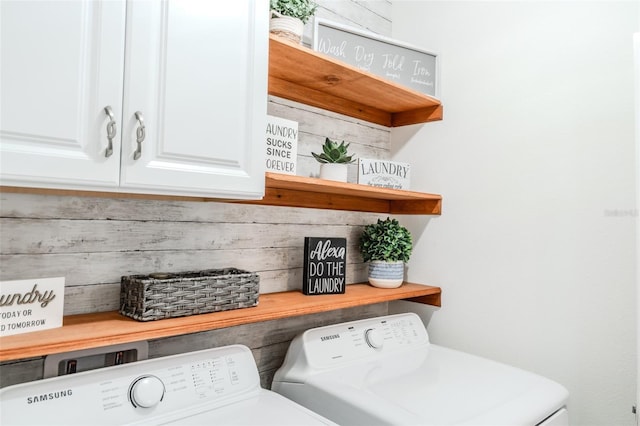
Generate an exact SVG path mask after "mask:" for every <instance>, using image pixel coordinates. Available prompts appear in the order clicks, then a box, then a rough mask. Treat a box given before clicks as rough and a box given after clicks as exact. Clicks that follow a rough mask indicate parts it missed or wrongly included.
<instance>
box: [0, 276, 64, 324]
mask: <svg viewBox="0 0 640 426" xmlns="http://www.w3.org/2000/svg"><path fill="white" fill-rule="evenodd" d="M63 311H64V277H58V278H36V279H29V280H15V281H2V282H0V336H11V335H13V334H22V333H29V332H31V331H40V330H47V329H50V328H57V327H62V316H63Z"/></svg>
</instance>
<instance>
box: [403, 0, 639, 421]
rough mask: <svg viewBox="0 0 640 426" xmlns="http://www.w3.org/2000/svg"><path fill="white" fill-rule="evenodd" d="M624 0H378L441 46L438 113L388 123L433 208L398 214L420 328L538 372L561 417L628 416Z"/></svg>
mask: <svg viewBox="0 0 640 426" xmlns="http://www.w3.org/2000/svg"><path fill="white" fill-rule="evenodd" d="M638 7H639V3H638V2H634V1H606V2H604V1H603V2H538V1H524V2H484V1H473V2H462V1H447V2H445V1H398V0H396V1H394V3H393V19H392V22H393V31H392V33H393V37H394V38H396V39H401V40H404V41H406V42H409V43H412V44H415V45H418V46H422V47H424V48H426V49H429V50H433V51H436V52H439V53H440V54H441V61H442V67H441V74H442V85H441V94H442V100H443V103H444V107H445V109H444V111H445V112H444V120H443V121H441V122H437V123H430V124H426V125H423V126H412V127H410V128H400V129H394V130H393V131H392V140H393V150H394V158H395V159H396V160H398V161H409V162H411V163H412V164H413V165H414V167H413V168H412V176H411V180H412V188H414V189H416V190H421V191H432V192H437V193H441V194H443V196H444V204H443V214H442V216H441V217H438V218H432V219H429V220H425V219H423V218H413V217H411V218H410V217H406V218H403V221H404V223H406V224H407V225H408V226H409V227H410V229H411V230H412V232H413V233H414V238H415V239H416V244H415V252H414V255H413V257H412V261H411V262H410V266H409V280H412V279H413V280H415V281H417V282H427V283H432V284H435V285H440V286H442V288H443V307H442V309H440V310H439V311H436V312H434V313H433V314H432V316H431V320H430V324H429V331H430V335H431V338H432V341H434V342H435V343H439V344H442V345H446V346H450V347H454V348H458V349H462V350H465V351H468V352H472V353H476V354H479V355H483V356H487V357H490V358H493V359H496V360H499V361H503V362H507V363H510V364H514V365H517V366H520V367H523V368H525V369H529V370H532V371H535V372H538V373H541V374H543V375H545V376H548V377H550V378H553V379H555V380H557V381H558V382H560V383H562V384H564V385H565V386H566V387H567V388H568V389H569V391H570V393H571V399H570V406H569V408H570V412H571V423H572V424H574V425H632V424H635V422H634V417H633V415H632V414H631V406H632V405H633V403H634V401H635V387H636V376H637V366H636V336H637V334H636V317H635V314H636V281H635V280H636V278H635V274H636V264H637V260H638V252H637V250H636V246H635V230H636V222H637V209H636V199H635V198H636V183H635V182H636V181H635V168H636V167H638V164H637V163H636V155H635V146H634V145H635V142H634V90H633V87H634V68H633V49H632V46H633V44H632V35H633V33H634V32H636V31H638V29H639V28H638V27H639V24H638Z"/></svg>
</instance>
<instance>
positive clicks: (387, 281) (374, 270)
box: [369, 260, 404, 288]
mask: <svg viewBox="0 0 640 426" xmlns="http://www.w3.org/2000/svg"><path fill="white" fill-rule="evenodd" d="M403 282H404V262H403V261H401V260H399V261H397V262H385V261H382V260H372V261H370V262H369V284H371V285H372V286H374V287H379V288H398V287H400V286H401V285H402V283H403Z"/></svg>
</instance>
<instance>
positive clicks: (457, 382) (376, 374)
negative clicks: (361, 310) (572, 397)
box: [272, 313, 569, 426]
mask: <svg viewBox="0 0 640 426" xmlns="http://www.w3.org/2000/svg"><path fill="white" fill-rule="evenodd" d="M272 390H274V391H276V392H278V393H280V394H282V395H284V396H286V397H287V398H290V399H292V400H293V401H296V402H298V403H299V404H301V405H304V406H305V407H308V408H309V409H311V410H313V411H315V412H317V413H319V414H321V415H323V416H324V417H327V418H329V419H330V420H333V421H334V422H336V423H338V424H340V425H345V426H346V425H491V426H496V425H509V426H514V425H529V426H534V425H544V426H560V425H568V412H567V409H566V404H567V399H568V397H569V393H568V392H567V390H566V389H565V388H564V387H563V386H561V385H560V384H558V383H556V382H554V381H552V380H549V379H547V378H544V377H541V376H539V375H536V374H533V373H530V372H527V371H524V370H521V369H518V368H514V367H511V366H508V365H505V364H501V363H497V362H494V361H490V360H488V359H484V358H480V357H477V356H473V355H470V354H466V353H463V352H459V351H455V350H452V349H447V348H444V347H441V346H437V345H433V344H430V343H429V337H428V334H427V330H426V329H425V327H424V324H423V323H422V321H421V320H420V318H419V317H418V316H417V315H416V314H413V313H407V314H398V315H389V316H384V317H378V318H372V319H366V320H360V321H353V322H348V323H342V324H336V325H330V326H326V327H319V328H314V329H310V330H307V331H305V332H304V333H303V334H301V335H298V336H297V337H296V338H295V339H294V340H293V341H292V342H291V345H290V347H289V350H288V352H287V356H286V358H285V361H284V363H283V365H282V367H281V368H280V369H279V370H278V371H277V372H276V375H275V378H274V381H273V385H272Z"/></svg>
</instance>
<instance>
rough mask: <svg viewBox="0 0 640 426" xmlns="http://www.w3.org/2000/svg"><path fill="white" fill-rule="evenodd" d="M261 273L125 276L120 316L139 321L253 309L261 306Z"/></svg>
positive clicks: (219, 271) (224, 271)
mask: <svg viewBox="0 0 640 426" xmlns="http://www.w3.org/2000/svg"><path fill="white" fill-rule="evenodd" d="M259 283H260V277H259V276H258V274H255V273H252V272H247V271H242V270H240V269H235V268H225V269H208V270H205V271H197V272H181V273H177V274H160V273H157V274H149V275H129V276H123V277H122V280H121V283H120V313H121V314H122V315H126V316H128V317H131V318H134V319H136V320H138V321H151V320H158V319H163V318H173V317H184V316H187V315H194V314H205V313H210V312H218V311H227V310H230V309H239V308H249V307H251V306H256V305H257V304H258V287H259Z"/></svg>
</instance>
